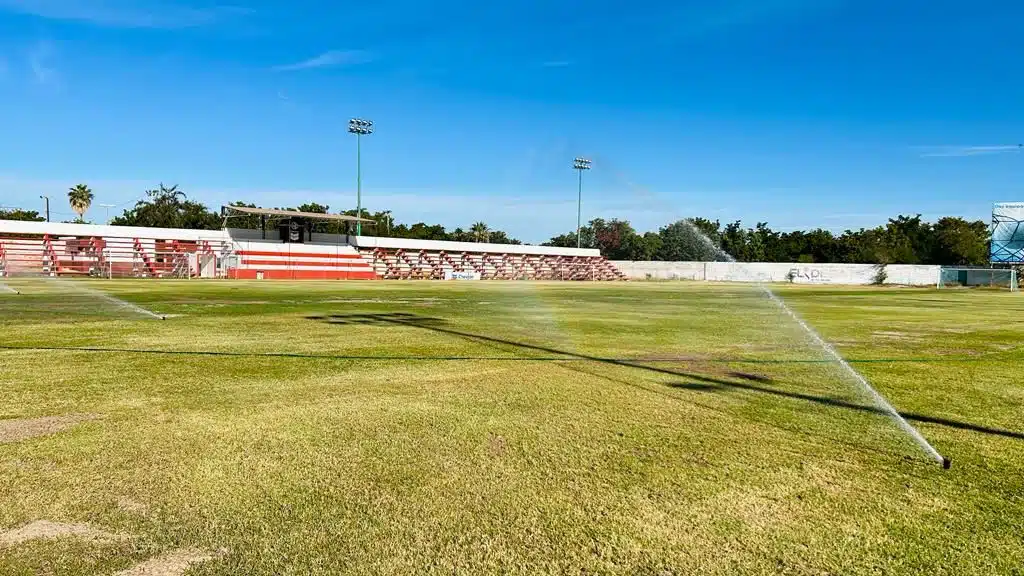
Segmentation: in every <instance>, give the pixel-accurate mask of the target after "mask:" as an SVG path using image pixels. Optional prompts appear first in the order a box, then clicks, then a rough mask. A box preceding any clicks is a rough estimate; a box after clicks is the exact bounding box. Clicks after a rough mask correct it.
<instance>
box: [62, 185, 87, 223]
mask: <svg viewBox="0 0 1024 576" xmlns="http://www.w3.org/2000/svg"><path fill="white" fill-rule="evenodd" d="M92 199H93V194H92V190H90V189H89V187H88V186H86V185H85V184H75V185H74V186H72V187H71V189H70V190H68V202H69V203H70V204H71V209H72V210H74V211H75V214H78V219H79V220H81V219H82V216H84V215H85V213H86V212H87V211H88V210H89V207H90V206H92Z"/></svg>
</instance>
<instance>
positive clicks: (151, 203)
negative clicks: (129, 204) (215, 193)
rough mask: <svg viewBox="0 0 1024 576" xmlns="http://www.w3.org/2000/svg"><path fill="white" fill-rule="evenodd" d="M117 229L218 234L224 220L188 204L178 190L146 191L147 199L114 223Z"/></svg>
mask: <svg viewBox="0 0 1024 576" xmlns="http://www.w3.org/2000/svg"><path fill="white" fill-rule="evenodd" d="M110 223H111V225H113V226H148V227H152V228H187V229H193V230H217V229H219V228H220V227H221V217H220V215H218V214H217V213H215V212H211V211H209V210H207V208H206V206H203V205H202V204H200V203H198V202H193V201H191V200H188V198H187V196H186V195H185V193H184V192H182V191H181V190H179V189H178V187H177V186H171V187H170V188H168V187H166V186H164V185H163V184H160V186H159V188H157V189H154V190H147V191H146V199H145V200H140V201H138V202H136V203H135V207H134V208H132V209H131V210H125V211H124V213H123V214H121V215H120V216H118V217H117V218H114V219H113V220H111V221H110Z"/></svg>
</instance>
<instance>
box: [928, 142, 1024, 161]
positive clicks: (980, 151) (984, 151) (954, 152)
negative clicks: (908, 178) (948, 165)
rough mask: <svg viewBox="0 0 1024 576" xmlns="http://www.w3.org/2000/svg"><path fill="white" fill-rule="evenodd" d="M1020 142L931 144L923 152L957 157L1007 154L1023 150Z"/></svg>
mask: <svg viewBox="0 0 1024 576" xmlns="http://www.w3.org/2000/svg"><path fill="white" fill-rule="evenodd" d="M1022 151H1024V150H1022V147H1021V145H1020V144H1015V145H1012V146H1009V145H1003V146H930V147H926V148H924V149H923V151H922V152H921V157H922V158H957V157H963V156H991V155H993V154H1006V153H1011V152H1022Z"/></svg>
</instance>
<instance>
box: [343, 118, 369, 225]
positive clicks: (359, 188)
mask: <svg viewBox="0 0 1024 576" xmlns="http://www.w3.org/2000/svg"><path fill="white" fill-rule="evenodd" d="M348 131H349V132H350V133H351V134H355V135H356V218H360V220H356V236H362V234H363V222H362V220H361V218H362V217H363V172H362V171H363V166H362V163H363V162H362V138H363V136H369V135H370V134H373V121H372V120H363V119H362V118H353V119H351V120H349V121H348Z"/></svg>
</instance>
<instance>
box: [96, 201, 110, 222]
mask: <svg viewBox="0 0 1024 576" xmlns="http://www.w3.org/2000/svg"><path fill="white" fill-rule="evenodd" d="M99 207H100V208H103V223H104V224H110V209H111V208H113V207H114V205H113V204H100V205H99Z"/></svg>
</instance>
